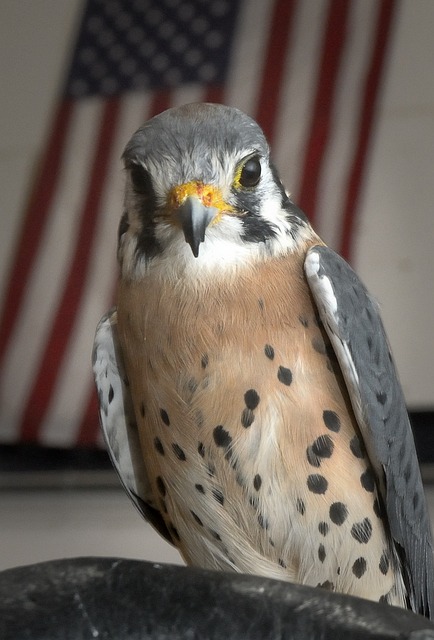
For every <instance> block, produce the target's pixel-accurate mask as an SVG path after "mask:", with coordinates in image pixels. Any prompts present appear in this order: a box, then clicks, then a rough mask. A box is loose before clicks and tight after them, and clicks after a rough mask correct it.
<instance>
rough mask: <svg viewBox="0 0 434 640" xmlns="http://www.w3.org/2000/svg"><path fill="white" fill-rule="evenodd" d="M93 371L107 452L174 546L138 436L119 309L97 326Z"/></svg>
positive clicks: (132, 495) (142, 509) (129, 489)
mask: <svg viewBox="0 0 434 640" xmlns="http://www.w3.org/2000/svg"><path fill="white" fill-rule="evenodd" d="M93 372H94V377H95V383H96V387H97V391H98V400H99V414H100V422H101V427H102V432H103V434H104V439H105V442H106V445H107V449H108V452H109V455H110V458H111V460H112V463H113V466H114V468H115V469H116V471H117V473H118V476H119V478H120V480H121V483H122V484H123V486H124V488H125V490H126V492H127V494H128V495H129V497H130V498H131V500H132V501H133V503H134V504H135V506H136V507H137V509H138V510H139V511H140V513H141V514H142V515H143V516H144V518H145V519H146V520H148V521H149V522H150V523H151V524H152V525H153V526H154V527H155V528H156V529H157V531H158V532H159V533H160V534H161V535H162V536H164V537H165V538H166V540H168V541H169V542H170V543H172V538H171V536H170V533H169V531H168V529H167V527H166V525H165V522H164V520H163V517H162V516H161V514H160V512H159V510H158V508H157V507H156V505H155V503H154V498H153V494H152V490H151V485H150V482H149V478H148V476H147V473H146V468H145V465H144V462H143V457H142V454H141V448H140V442H139V434H138V429H137V423H136V418H135V415H134V409H133V403H132V399H131V394H130V390H129V386H128V380H127V377H126V375H125V371H124V368H123V364H122V357H121V352H120V347H119V342H118V335H117V315H116V309H112V310H111V311H109V312H108V313H107V314H106V315H105V316H103V318H102V319H101V321H100V323H99V324H98V327H97V330H96V334H95V342H94V347H93Z"/></svg>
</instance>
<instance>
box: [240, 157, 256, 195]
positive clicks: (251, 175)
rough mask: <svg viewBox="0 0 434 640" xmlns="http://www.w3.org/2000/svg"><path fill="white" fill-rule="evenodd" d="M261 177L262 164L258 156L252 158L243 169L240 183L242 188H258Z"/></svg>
mask: <svg viewBox="0 0 434 640" xmlns="http://www.w3.org/2000/svg"><path fill="white" fill-rule="evenodd" d="M260 177H261V162H260V160H259V157H258V156H251V157H250V158H248V160H246V161H245V163H244V164H243V165H242V167H241V171H240V175H239V178H238V182H239V184H240V186H241V187H244V188H245V189H248V188H249V187H256V185H257V184H258V182H259V178H260Z"/></svg>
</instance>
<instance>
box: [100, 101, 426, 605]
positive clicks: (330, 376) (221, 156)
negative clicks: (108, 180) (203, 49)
mask: <svg viewBox="0 0 434 640" xmlns="http://www.w3.org/2000/svg"><path fill="white" fill-rule="evenodd" d="M123 157H124V161H125V168H126V175H127V178H126V180H127V182H126V195H125V213H124V214H123V216H122V219H121V222H120V226H119V245H118V257H119V264H120V277H119V286H118V292H117V307H116V309H113V310H112V311H111V312H109V314H108V315H106V316H105V317H104V318H103V319H102V320H101V322H100V324H99V326H98V329H97V334H96V339H95V346H94V373H95V378H96V384H97V387H98V392H99V401H100V415H101V421H102V427H103V431H104V434H105V438H106V441H107V444H108V449H109V451H110V454H111V457H112V460H113V463H114V466H115V467H116V469H117V471H118V473H119V475H120V478H121V480H122V481H123V483H124V486H125V487H126V489H127V491H128V493H129V495H130V497H131V498H132V499H133V500H134V502H135V503H136V505H137V506H138V507H139V509H140V510H141V512H142V513H143V514H144V516H145V517H146V518H147V519H148V520H149V521H150V522H151V523H152V524H153V525H154V526H155V527H156V528H157V529H158V530H159V531H160V533H162V534H163V535H164V536H165V537H166V538H167V539H168V540H169V541H170V542H172V543H173V544H174V545H176V547H177V548H178V549H179V551H180V553H181V554H182V556H183V557H184V559H185V561H186V562H187V563H188V564H191V565H196V566H200V567H205V568H212V569H220V570H226V571H238V572H244V573H253V574H259V575H262V576H267V577H273V578H278V579H283V580H288V581H291V582H297V583H302V584H306V585H313V586H315V587H316V586H318V587H322V588H323V589H328V590H331V591H338V592H342V593H347V594H352V595H355V596H360V597H363V598H367V599H371V600H376V601H384V602H387V603H389V604H392V605H398V606H401V607H408V608H411V609H412V610H413V611H416V612H420V613H422V614H424V615H426V616H428V617H433V616H434V567H433V549H432V541H431V533H430V525H429V519H428V513H427V508H426V503H425V498H424V492H423V487H422V482H421V477H420V472H419V467H418V462H417V458H416V453H415V447H414V441H413V436H412V432H411V428H410V425H409V420H408V415H407V412H406V408H405V403H404V398H403V394H402V391H401V388H400V385H399V382H398V379H397V375H396V372H395V368H394V365H393V362H392V358H391V355H390V350H389V346H388V341H387V338H386V335H385V332H384V329H383V325H382V323H381V320H380V317H379V313H378V309H377V305H376V304H375V302H374V301H373V300H372V298H371V297H370V295H369V294H368V292H367V291H366V289H365V287H364V286H363V284H362V283H361V282H360V280H359V278H358V277H357V275H356V274H355V273H354V271H353V270H352V269H351V268H350V266H349V265H348V264H347V263H346V262H345V261H344V260H343V259H342V258H341V257H339V256H338V255H337V254H336V253H334V252H333V251H332V250H331V249H329V248H328V247H327V246H325V244H324V243H323V242H322V241H321V239H320V238H319V237H318V236H317V235H316V233H315V232H314V231H313V230H312V227H311V226H310V224H309V222H308V220H307V218H306V216H305V215H304V214H303V213H302V211H300V210H299V209H298V208H297V207H296V205H295V204H294V203H293V202H292V201H291V200H290V198H289V196H288V195H287V193H286V191H285V189H284V187H283V186H282V184H281V182H280V180H279V177H278V174H277V172H276V169H275V168H274V166H273V164H272V163H271V161H270V155H269V147H268V144H267V141H266V139H265V137H264V134H263V132H262V131H261V129H260V128H259V126H258V125H257V124H256V123H255V122H254V120H252V119H251V118H249V117H248V116H247V115H245V114H243V113H242V112H240V111H238V110H237V109H234V108H230V107H225V106H222V105H215V104H192V105H185V106H182V107H179V108H174V109H169V110H168V111H165V112H163V113H161V114H160V115H158V116H156V117H154V118H152V119H151V120H149V121H148V122H147V123H146V124H145V125H144V126H143V127H141V128H140V129H139V130H138V131H137V132H136V133H135V134H134V135H133V137H132V138H131V140H130V142H129V143H128V144H127V147H126V149H125V153H124V156H123Z"/></svg>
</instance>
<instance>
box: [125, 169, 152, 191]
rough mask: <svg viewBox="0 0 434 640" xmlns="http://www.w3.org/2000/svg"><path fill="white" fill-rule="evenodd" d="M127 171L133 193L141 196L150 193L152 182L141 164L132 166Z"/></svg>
mask: <svg viewBox="0 0 434 640" xmlns="http://www.w3.org/2000/svg"><path fill="white" fill-rule="evenodd" d="M129 169H130V175H131V182H132V184H133V188H134V191H135V192H136V193H142V194H149V193H150V192H152V180H151V176H150V175H149V173H148V171H146V169H145V168H144V167H142V165H141V164H132V165H131V166H130V167H129Z"/></svg>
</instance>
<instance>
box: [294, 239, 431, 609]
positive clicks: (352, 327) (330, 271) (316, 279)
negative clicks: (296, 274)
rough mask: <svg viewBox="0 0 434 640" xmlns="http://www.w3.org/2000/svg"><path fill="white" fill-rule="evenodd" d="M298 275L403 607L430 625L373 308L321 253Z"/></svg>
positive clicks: (400, 411) (390, 367) (411, 474)
mask: <svg viewBox="0 0 434 640" xmlns="http://www.w3.org/2000/svg"><path fill="white" fill-rule="evenodd" d="M305 272H306V277H307V280H308V282H309V286H310V288H311V291H312V294H313V297H314V299H315V302H316V304H317V307H318V311H319V314H320V317H321V319H322V322H323V324H324V328H325V330H326V332H327V334H328V336H329V338H330V341H331V343H332V346H333V348H334V350H335V352H336V356H337V359H338V361H339V364H340V367H341V370H342V373H343V376H344V379H345V382H346V385H347V388H348V392H349V395H350V399H351V403H352V406H353V410H354V413H355V416H356V419H357V422H358V425H359V427H360V431H361V433H362V436H363V438H364V441H365V446H366V449H367V451H368V454H369V457H370V460H371V463H372V466H373V468H374V470H375V472H376V474H377V478H378V481H379V488H380V492H381V494H382V497H383V501H384V504H385V506H386V511H387V519H388V523H389V528H390V532H391V535H392V538H393V540H394V543H395V547H396V550H397V553H398V555H399V557H400V558H401V561H402V565H403V578H404V582H405V584H406V587H407V591H408V595H409V599H410V605H411V607H412V609H413V610H414V611H416V612H419V613H422V614H424V615H426V616H427V617H431V618H433V617H434V562H433V548H432V538H431V531H430V523H429V518H428V510H427V506H426V501H425V496H424V491H423V486H422V480H421V476H420V471H419V465H418V460H417V455H416V450H415V445H414V439H413V434H412V430H411V427H410V422H409V418H408V413H407V409H406V406H405V400H404V396H403V392H402V389H401V386H400V383H399V380H398V377H397V373H396V370H395V366H394V364H393V360H392V356H391V353H390V348H389V344H388V340H387V337H386V334H385V331H384V328H383V324H382V321H381V318H380V315H379V312H378V308H377V305H376V303H375V302H374V301H373V300H372V298H371V297H370V295H369V294H368V292H367V290H366V288H365V287H364V285H363V284H362V283H361V281H360V280H359V278H358V276H357V275H356V274H355V272H354V271H353V270H352V269H351V267H350V266H349V265H348V264H347V263H346V262H345V260H343V259H342V258H341V257H340V256H338V255H337V254H336V253H334V252H333V251H332V250H331V249H329V248H328V247H324V246H315V247H312V248H311V249H310V250H309V251H308V253H307V256H306V261H305Z"/></svg>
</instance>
